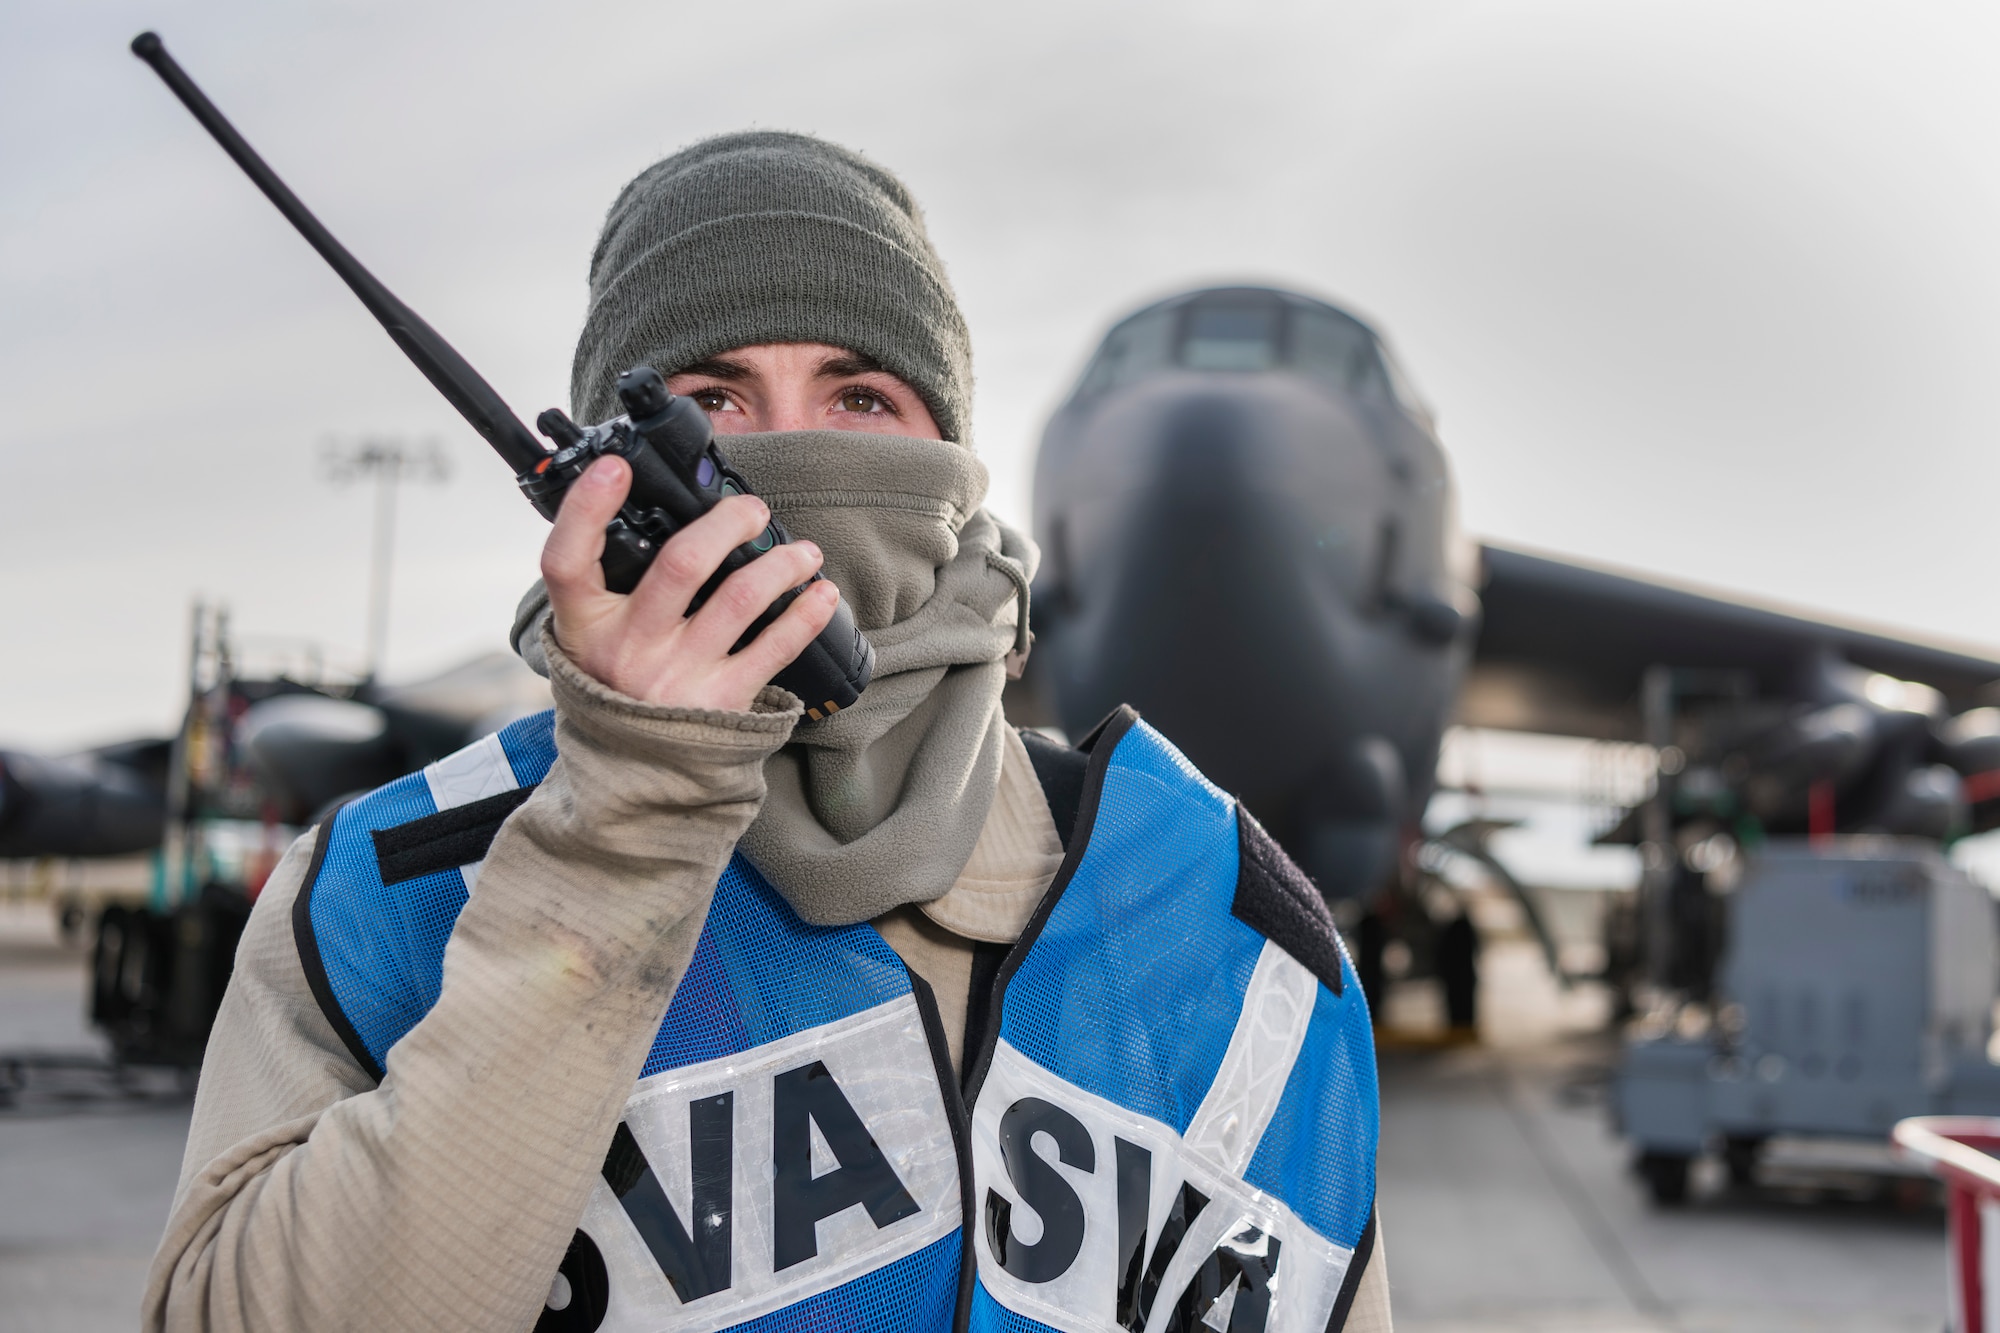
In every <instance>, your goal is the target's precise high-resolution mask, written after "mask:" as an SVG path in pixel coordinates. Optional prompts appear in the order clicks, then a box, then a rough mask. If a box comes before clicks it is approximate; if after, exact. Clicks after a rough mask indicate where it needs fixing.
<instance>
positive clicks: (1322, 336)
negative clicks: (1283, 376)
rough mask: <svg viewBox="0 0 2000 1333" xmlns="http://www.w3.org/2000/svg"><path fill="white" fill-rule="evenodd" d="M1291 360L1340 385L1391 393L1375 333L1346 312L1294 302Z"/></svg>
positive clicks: (1352, 390) (1306, 371) (1350, 390)
mask: <svg viewBox="0 0 2000 1333" xmlns="http://www.w3.org/2000/svg"><path fill="white" fill-rule="evenodd" d="M1291 361H1292V364H1293V365H1294V366H1296V367H1297V368H1298V369H1299V371H1300V372H1301V373H1303V374H1307V375H1310V376H1312V377H1313V378H1314V379H1317V380H1321V381H1323V382H1325V383H1327V384H1330V385H1332V386H1333V387H1334V388H1336V389H1341V390H1344V391H1345V392H1348V393H1363V394H1366V393H1379V394H1381V395H1382V396H1383V397H1387V396H1388V393H1389V382H1388V378H1387V376H1385V375H1384V374H1383V372H1382V359H1381V357H1380V356H1379V355H1377V354H1376V351H1375V337H1374V335H1373V334H1371V333H1369V332H1368V330H1367V329H1366V328H1364V327H1362V325H1361V324H1360V322H1359V321H1357V320H1353V319H1349V318H1348V317H1347V316H1346V315H1342V314H1337V313H1335V312H1334V311H1331V310H1314V309H1312V308H1311V307H1308V306H1294V307H1293V308H1292V356H1291Z"/></svg>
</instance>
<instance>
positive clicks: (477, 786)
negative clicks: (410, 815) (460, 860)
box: [424, 732, 521, 893]
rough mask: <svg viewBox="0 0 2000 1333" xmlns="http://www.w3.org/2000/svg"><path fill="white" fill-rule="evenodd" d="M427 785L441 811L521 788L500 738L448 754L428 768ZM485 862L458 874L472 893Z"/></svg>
mask: <svg viewBox="0 0 2000 1333" xmlns="http://www.w3.org/2000/svg"><path fill="white" fill-rule="evenodd" d="M424 785H425V786H427V787H429V788H430V790H431V800H432V801H434V802H436V803H437V808H438V809H439V810H440V811H444V810H450V809H453V808H455V807H457V806H461V805H471V804H472V803H473V802H474V801H483V800H485V799H486V798H487V797H489V796H498V795H499V794H500V793H501V792H503V791H513V790H514V789H515V788H516V787H518V786H520V785H521V783H520V780H519V779H517V778H516V777H515V776H514V765H513V764H512V763H511V762H509V761H508V759H507V751H506V750H505V749H504V748H503V747H502V746H501V744H500V736H499V733H498V732H495V733H494V734H493V735H491V736H481V737H480V738H479V739H478V740H476V741H474V742H473V743H472V744H470V745H468V746H466V747H465V748H464V749H463V750H460V751H458V752H457V753H455V754H448V755H446V756H445V757H444V758H442V759H440V760H438V761H437V762H436V763H434V764H426V765H425V766H424ZM485 864H486V862H485V859H484V858H481V859H480V860H477V861H474V862H472V863H471V864H469V865H462V866H460V867H459V868H458V873H459V874H461V875H463V876H465V891H466V892H467V893H471V892H472V886H473V885H474V884H477V883H478V882H479V868H480V867H481V866H483V865H485Z"/></svg>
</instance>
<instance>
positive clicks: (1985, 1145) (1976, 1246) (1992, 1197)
mask: <svg viewBox="0 0 2000 1333" xmlns="http://www.w3.org/2000/svg"><path fill="white" fill-rule="evenodd" d="M1891 1137H1892V1138H1893V1139H1894V1140H1895V1144H1896V1149H1897V1152H1898V1153H1899V1154H1900V1155H1901V1156H1902V1157H1904V1158H1905V1159H1907V1160H1910V1161H1915V1162H1920V1163H1922V1164H1923V1165H1924V1166H1925V1167H1927V1168H1928V1169H1929V1170H1930V1173H1931V1174H1932V1175H1934V1176H1936V1177H1937V1178H1938V1179H1940V1180H1942V1181H1943V1182H1944V1183H1945V1186H1946V1188H1947V1202H1946V1209H1947V1217H1948V1219H1949V1225H1950V1231H1949V1233H1948V1237H1947V1240H1946V1249H1947V1251H1948V1254H1949V1264H1950V1266H1949V1270H1948V1274H1949V1276H1948V1282H1949V1287H1950V1308H1951V1323H1950V1325H1949V1327H1950V1329H1951V1333H2000V1157H1996V1156H1995V1155H1994V1154H1995V1153H1996V1152H2000V1118H1995V1117H1992V1116H1976V1115H1921V1116H1913V1117H1911V1118H1910V1119H1908V1120H1900V1121H1898V1122H1897V1123H1896V1128H1895V1130H1894V1131H1893V1132H1892V1134H1891Z"/></svg>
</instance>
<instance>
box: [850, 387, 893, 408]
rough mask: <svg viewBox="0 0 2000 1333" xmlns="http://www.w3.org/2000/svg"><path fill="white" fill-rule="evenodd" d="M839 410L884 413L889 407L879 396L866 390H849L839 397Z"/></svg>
mask: <svg viewBox="0 0 2000 1333" xmlns="http://www.w3.org/2000/svg"><path fill="white" fill-rule="evenodd" d="M840 410H841V411H843V412H886V411H888V410H889V405H888V404H887V403H885V402H883V401H882V398H881V396H880V395H879V394H873V393H870V392H868V390H866V389H849V390H848V391H847V392H846V393H843V394H842V395H840Z"/></svg>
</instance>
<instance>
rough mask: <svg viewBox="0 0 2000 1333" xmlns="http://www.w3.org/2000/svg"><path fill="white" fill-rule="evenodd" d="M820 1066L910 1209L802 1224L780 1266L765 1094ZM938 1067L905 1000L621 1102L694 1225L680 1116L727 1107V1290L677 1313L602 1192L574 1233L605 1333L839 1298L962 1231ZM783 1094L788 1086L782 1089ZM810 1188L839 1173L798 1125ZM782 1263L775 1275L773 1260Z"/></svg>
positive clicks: (684, 1123)
mask: <svg viewBox="0 0 2000 1333" xmlns="http://www.w3.org/2000/svg"><path fill="white" fill-rule="evenodd" d="M815 1064H819V1065H823V1066H824V1068H825V1075H826V1076H828V1077H830V1079H831V1080H832V1083H833V1084H834V1085H835V1086H837V1087H838V1089H839V1092H840V1094H841V1096H842V1097H844V1099H845V1101H846V1103H847V1105H849V1106H851V1107H852V1109H853V1112H854V1114H855V1115H856V1116H858V1117H859V1120H860V1123H861V1125H862V1126H863V1127H865V1129H866V1131H867V1134H868V1136H869V1137H871V1138H872V1139H873V1142H874V1145H875V1146H876V1147H877V1148H879V1149H880V1152H881V1154H882V1156H883V1157H885V1158H886V1159H887V1161H888V1163H889V1166H890V1167H891V1168H892V1169H893V1170H894V1172H895V1177H896V1181H897V1182H898V1183H899V1184H900V1185H901V1187H902V1189H903V1190H905V1191H907V1192H908V1196H909V1198H910V1200H911V1201H913V1202H914V1204H915V1206H916V1211H915V1212H912V1213H909V1214H908V1215H907V1216H903V1217H901V1218H899V1219H897V1220H895V1221H892V1222H890V1223H889V1224H888V1225H886V1226H877V1225H876V1223H875V1221H874V1220H873V1219H872V1217H871V1216H870V1213H869V1211H868V1209H867V1208H866V1207H865V1206H863V1205H862V1204H859V1203H857V1204H853V1205H851V1206H848V1207H846V1208H844V1209H842V1210H840V1211H838V1212H835V1213H832V1214H830V1215H828V1216H825V1217H822V1218H819V1219H817V1220H815V1221H810V1222H808V1224H807V1226H808V1228H809V1233H808V1234H809V1236H810V1239H809V1240H808V1241H807V1242H806V1245H807V1247H809V1248H810V1249H812V1250H814V1251H816V1253H811V1254H810V1255H809V1256H808V1257H803V1258H800V1257H798V1242H797V1239H796V1237H797V1227H796V1224H795V1223H796V1219H794V1226H793V1228H792V1234H793V1236H794V1241H793V1247H794V1253H793V1254H792V1255H790V1256H786V1255H781V1254H780V1253H779V1248H780V1245H781V1243H782V1242H781V1240H780V1238H779V1236H778V1231H779V1229H780V1228H781V1227H782V1226H784V1225H785V1221H786V1219H785V1218H783V1217H781V1216H780V1213H781V1211H782V1209H783V1207H784V1205H783V1204H782V1203H781V1201H780V1200H779V1199H778V1198H777V1197H776V1191H777V1188H778V1176H779V1170H778V1164H777V1162H776V1160H775V1143H774V1138H775V1136H776V1134H777V1132H778V1125H777V1117H776V1116H775V1114H774V1112H775V1111H776V1109H777V1107H776V1103H777V1100H778V1093H777V1091H776V1089H777V1088H778V1086H779V1081H780V1080H781V1079H786V1078H788V1077H790V1078H793V1079H796V1078H797V1077H798V1076H799V1075H800V1074H801V1073H802V1072H803V1071H809V1070H812V1068H813V1066H814V1065H815ZM935 1071H936V1065H935V1063H934V1062H933V1060H932V1057H931V1051H930V1045H929V1042H928V1041H927V1039H926V1038H925V1035H924V1028H923V1020H922V1018H921V1017H920V1015H919V1013H918V1009H917V1004H916V1001H915V999H914V998H912V997H910V996H907V995H906V996H903V997H901V998H899V999H896V1000H891V1001H889V1002H888V1003H886V1004H881V1005H877V1006H875V1007H874V1008H872V1009H868V1010H864V1011H863V1012H861V1013H859V1014H856V1015H854V1016H852V1017H850V1018H846V1019H842V1020H840V1021H839V1022H836V1023H829V1024H827V1025H825V1026H823V1027H817V1028H810V1029H808V1030H806V1031H804V1032H799V1033H795V1034H793V1035H792V1036H790V1037H787V1038H785V1039H784V1040H782V1041H776V1042H772V1043H771V1044H770V1045H767V1046H759V1047H756V1048H755V1049H753V1050H749V1051H745V1052H743V1053H742V1054H740V1055H734V1056H728V1057H725V1058H723V1059H719V1060H711V1061H707V1062H704V1063H702V1064H696V1065H688V1066H686V1067H684V1068H681V1069H674V1070H669V1071H667V1072H666V1073H662V1074H655V1075H653V1076H652V1077H650V1078H645V1079H641V1080H640V1081H639V1083H638V1085H637V1087H636V1088H635V1089H634V1091H633V1093H632V1097H631V1100H630V1101H628V1102H627V1103H626V1107H625V1123H626V1124H627V1125H628V1126H629V1127H630V1129H631V1131H632V1134H633V1137H634V1138H636V1139H637V1140H638V1143H639V1146H640V1148H641V1149H642V1150H643V1151H644V1153H645V1156H646V1159H647V1161H648V1163H650V1165H651V1166H652V1168H653V1171H654V1172H655V1174H656V1175H657V1176H658V1177H659V1183H660V1185H661V1186H662V1187H663V1189H664V1191H665V1195H666V1198H667V1201H668V1202H669V1203H670V1204H671V1205H672V1207H673V1210H674V1212H675V1214H676V1215H677V1216H678V1217H679V1218H681V1219H691V1218H692V1217H693V1215H694V1214H693V1204H694V1180H693V1167H692V1145H691V1143H690V1130H689V1127H690V1122H691V1110H690V1108H691V1107H692V1106H694V1105H695V1104H697V1103H708V1104H711V1105H713V1104H714V1103H715V1099H720V1098H723V1097H727V1098H728V1099H729V1103H730V1108H729V1110H728V1111H727V1112H726V1113H725V1115H726V1122H727V1123H728V1124H729V1125H730V1127H731V1132H732V1148H733V1153H732V1159H731V1166H732V1176H733V1181H732V1188H731V1190H730V1193H729V1198H730V1205H729V1207H730V1214H731V1216H730V1218H729V1220H728V1223H727V1230H728V1232H729V1263H728V1271H729V1285H728V1287H727V1288H725V1289H722V1290H719V1291H716V1292H714V1293H713V1294H710V1295H707V1296H703V1297H700V1298H697V1299H692V1300H690V1301H688V1302H687V1303H685V1304H683V1303H682V1302H681V1300H680V1298H679V1297H678V1296H677V1295H676V1294H675V1292H674V1289H673V1287H672V1285H671V1284H670V1283H669V1281H668V1279H667V1277H666V1275H665V1274H664V1272H663V1271H662V1269H661V1266H660V1264H659V1262H658V1261H657V1260H656V1259H655V1258H654V1256H653V1254H652V1252H651V1251H650V1250H649V1249H648V1248H647V1245H646V1242H645V1240H644V1239H643V1238H642V1237H641V1235H640V1232H639V1230H638V1228H637V1227H636V1226H635V1225H634V1223H633V1221H632V1219H631V1217H630V1216H629V1215H628V1213H627V1209H626V1205H624V1204H622V1203H621V1202H620V1201H619V1200H618V1198H617V1197H616V1196H615V1195H614V1194H613V1193H612V1192H611V1189H610V1187H609V1186H608V1185H607V1184H606V1183H605V1182H604V1181H603V1180H601V1179H600V1180H599V1181H598V1182H597V1185H596V1188H595V1190H594V1191H593V1192H592V1194H591V1197H590V1202H589V1204H588V1206H587V1207H586V1208H585V1209H584V1214H583V1221H582V1228H583V1230H584V1231H586V1232H588V1233H589V1234H590V1236H591V1238H592V1239H593V1240H594V1241H595V1242H596V1243H597V1246H598V1249H599V1251H600V1252H601V1253H602V1254H603V1256H604V1263H605V1268H606V1270H607V1272H608V1274H609V1277H610V1292H611V1303H610V1307H609V1309H608V1310H607V1311H606V1313H605V1316H604V1322H603V1323H602V1324H601V1325H600V1328H601V1329H603V1330H606V1333H610V1331H613V1330H617V1331H619V1333H641V1331H642V1330H643V1333H665V1331H666V1330H672V1331H673V1333H712V1330H715V1329H720V1328H726V1327H728V1326H729V1325H731V1324H739V1323H742V1322H743V1321H745V1320H748V1319H754V1318H756V1317H757V1316H759V1315H762V1314H766V1313H768V1312H770V1311H772V1310H776V1309H779V1308H781V1307H783V1306H787V1305H791V1304H794V1303H795V1302H798V1301H801V1300H804V1299H806V1298H807V1297H809V1296H813V1295H816V1294H818V1293H820V1292H822V1291H827V1290H829V1289H831V1288H833V1287H836V1286H839V1285H840V1284H842V1283H844V1282H848V1281H851V1280H852V1279H854V1278H856V1277H859V1276H861V1275H862V1274H864V1273H866V1272H869V1271H872V1270H874V1269H877V1268H881V1267H883V1266H884V1265H887V1264H890V1263H894V1262H895V1261H896V1260H898V1259H901V1258H903V1257H904V1256H906V1255H910V1254H914V1253H916V1252H917V1251H918V1250H921V1249H922V1248H923V1247H924V1246H926V1245H929V1244H931V1243H932V1242H934V1241H936V1240H938V1239H940V1238H941V1237H943V1236H947V1235H949V1234H950V1233H951V1232H952V1231H953V1230H955V1229H956V1228H957V1227H958V1225H959V1223H960V1220H961V1205H960V1196H959V1180H958V1157H957V1153H956V1149H955V1147H954V1144H953V1140H952V1133H951V1123H950V1121H949V1120H948V1119H947V1118H946V1115H945V1108H944V1101H943V1098H942V1096H941V1095H940V1093H939V1090H938V1084H937V1075H936V1072H935ZM786 1086H788V1087H790V1086H794V1085H793V1084H787V1085H786ZM810 1134H811V1149H810V1152H811V1177H812V1179H813V1180H814V1181H815V1182H824V1181H825V1180H827V1179H828V1178H829V1177H830V1176H831V1175H832V1174H833V1173H834V1172H836V1171H838V1170H840V1169H841V1167H842V1164H841V1162H840V1160H839V1159H838V1158H837V1156H836V1152H837V1149H836V1148H835V1147H833V1146H831V1145H830V1144H829V1143H828V1138H827V1134H826V1132H825V1131H824V1127H823V1126H822V1125H821V1124H820V1122H819V1121H818V1119H817V1118H813V1119H812V1120H811V1124H810ZM787 1257H789V1259H790V1262H788V1263H786V1264H785V1266H783V1267H782V1268H781V1267H780V1266H779V1262H778V1261H779V1260H780V1259H781V1258H787Z"/></svg>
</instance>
